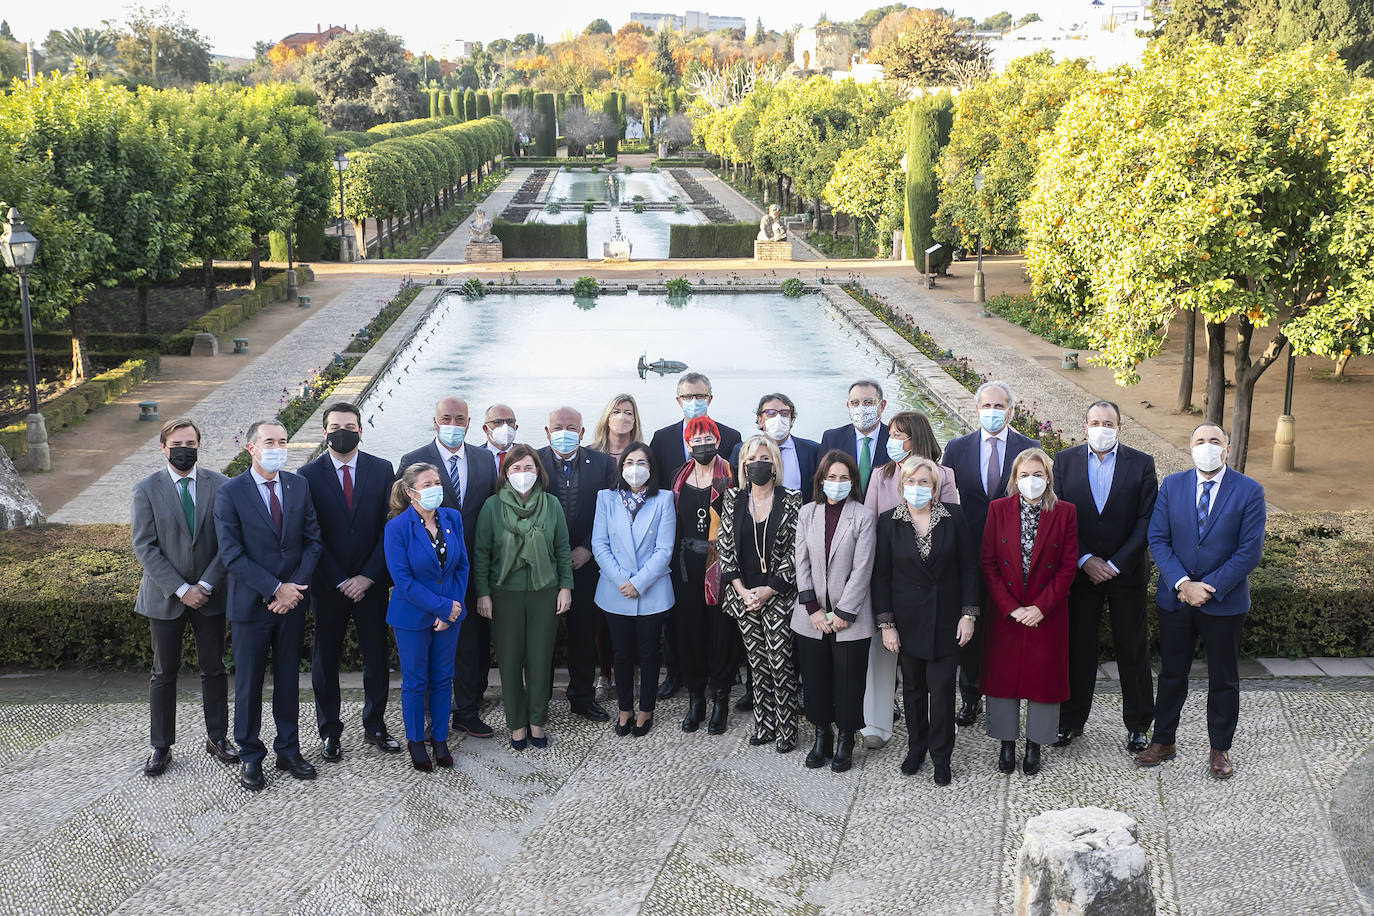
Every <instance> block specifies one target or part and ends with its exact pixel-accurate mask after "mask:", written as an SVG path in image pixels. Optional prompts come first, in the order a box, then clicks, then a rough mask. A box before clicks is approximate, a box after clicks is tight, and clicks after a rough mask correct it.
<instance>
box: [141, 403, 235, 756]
mask: <svg viewBox="0 0 1374 916" xmlns="http://www.w3.org/2000/svg"><path fill="white" fill-rule="evenodd" d="M161 442H162V455H163V457H164V458H165V459H166V460H167V465H166V467H164V468H161V469H159V470H157V471H154V472H153V473H152V474H149V475H148V476H147V477H145V478H143V479H142V480H140V481H139V482H138V483H136V484H134V494H133V511H132V516H133V524H132V529H133V542H134V554H135V555H137V557H138V562H139V563H140V564H142V566H143V580H142V581H141V582H140V583H139V586H138V600H137V601H136V602H135V604H134V610H136V611H137V612H138V613H140V614H142V615H143V616H145V617H147V618H148V625H149V628H150V629H151V630H152V636H153V677H152V685H151V687H150V688H149V691H148V699H149V705H150V707H151V713H152V728H151V737H152V745H153V752H152V753H151V754H150V755H149V756H148V760H147V762H146V763H144V765H143V772H144V773H146V774H147V775H149V776H157V775H159V774H161V773H162V772H163V771H164V770H166V769H167V762H168V761H169V760H170V759H171V757H172V745H173V744H174V743H175V742H176V713H177V706H176V701H177V671H178V670H179V669H180V668H181V643H182V637H183V636H184V635H185V633H186V625H187V624H188V623H189V624H190V625H191V631H192V632H193V633H194V634H195V639H196V656H197V659H198V661H199V664H200V683H201V702H202V704H203V705H204V708H205V731H206V733H207V735H208V737H207V739H206V741H205V750H206V752H207V753H209V754H210V755H211V756H213V757H215V758H216V759H218V760H220V761H221V762H223V763H230V764H232V763H237V762H238V759H239V755H238V751H237V750H235V748H234V746H233V744H231V743H230V742H229V740H228V738H227V737H226V732H227V731H228V726H229V707H228V690H227V685H226V678H225V673H224V588H223V586H224V580H225V576H226V572H225V568H224V564H223V563H222V562H221V561H220V558H219V540H218V538H217V537H216V536H215V519H214V514H213V512H212V507H213V505H214V502H215V493H216V491H218V490H219V487H220V484H222V483H224V481H225V477H224V475H223V474H219V473H217V472H215V471H212V470H210V469H209V468H200V467H197V466H196V458H197V456H198V453H199V449H200V429H199V428H198V427H197V426H196V424H195V423H193V422H192V421H190V420H188V419H186V418H185V417H179V418H177V419H175V420H168V421H167V422H166V423H165V424H163V426H162V435H161Z"/></svg>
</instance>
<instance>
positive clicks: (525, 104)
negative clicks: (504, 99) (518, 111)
mask: <svg viewBox="0 0 1374 916" xmlns="http://www.w3.org/2000/svg"><path fill="white" fill-rule="evenodd" d="M520 107H521V108H533V107H534V88H533V87H532V86H522V87H521V88H520Z"/></svg>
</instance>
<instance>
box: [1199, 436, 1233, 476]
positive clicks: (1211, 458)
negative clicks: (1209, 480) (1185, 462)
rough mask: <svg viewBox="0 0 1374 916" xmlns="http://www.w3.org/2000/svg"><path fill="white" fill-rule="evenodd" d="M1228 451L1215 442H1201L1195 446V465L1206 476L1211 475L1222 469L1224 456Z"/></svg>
mask: <svg viewBox="0 0 1374 916" xmlns="http://www.w3.org/2000/svg"><path fill="white" fill-rule="evenodd" d="M1225 453H1226V449H1225V448H1223V447H1222V446H1220V445H1217V444H1216V443H1214V442H1200V443H1198V444H1197V445H1195V446H1193V464H1194V465H1195V466H1196V467H1197V469H1198V470H1199V471H1201V472H1202V473H1204V474H1210V473H1212V472H1213V471H1215V470H1216V469H1217V468H1219V467H1221V462H1222V455H1224V454H1225Z"/></svg>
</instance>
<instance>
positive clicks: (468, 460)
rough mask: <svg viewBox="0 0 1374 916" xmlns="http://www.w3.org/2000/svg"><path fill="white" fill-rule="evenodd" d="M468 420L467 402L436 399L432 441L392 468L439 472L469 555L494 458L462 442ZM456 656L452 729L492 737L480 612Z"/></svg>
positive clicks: (491, 482) (491, 486) (487, 636)
mask: <svg viewBox="0 0 1374 916" xmlns="http://www.w3.org/2000/svg"><path fill="white" fill-rule="evenodd" d="M498 406H499V405H498ZM507 410H509V408H507ZM511 416H512V417H514V414H513V413H512V414H511ZM470 421H471V417H470V416H469V414H468V402H467V401H465V400H463V399H462V398H460V397H456V396H449V397H446V398H444V399H442V400H440V401H439V403H438V404H436V405H434V438H433V439H432V440H430V441H429V442H428V443H426V444H425V445H423V446H421V447H420V448H417V449H416V450H415V451H413V452H407V453H406V454H405V455H403V456H402V457H401V463H400V467H398V468H397V469H396V473H397V475H398V476H399V475H400V474H403V473H404V472H405V469H406V468H408V467H410V466H411V465H412V464H416V463H418V462H424V463H425V464H432V465H434V466H435V467H436V468H438V469H439V482H440V483H441V484H443V487H444V502H443V505H445V506H447V507H448V508H450V509H456V510H457V511H458V512H459V513H460V514H461V515H462V516H463V542H464V544H465V545H466V546H467V552H468V556H472V547H473V541H474V539H475V538H476V537H477V515H478V513H479V512H481V511H482V505H483V504H484V503H485V502H486V501H487V497H488V496H490V495H491V494H492V493H495V492H496V462H495V461H494V460H493V458H494V456H493V455H492V453H491V452H488V451H487V449H486V447H485V445H484V444H479V445H473V444H471V443H469V442H467V441H465V440H466V439H467V435H468V424H469V423H470ZM502 425H503V426H504V425H505V424H504V423H503V424H502ZM476 601H477V599H476V597H475V596H474V595H473V594H472V592H471V583H469V592H468V600H467V601H466V602H465V603H464V606H465V607H473V606H475V605H476ZM457 653H458V654H457V657H456V659H455V661H454V671H453V727H454V728H457V729H459V730H461V731H464V732H467V733H468V734H469V735H471V736H472V737H474V738H490V737H491V736H492V735H493V734H494V732H493V731H492V729H491V726H490V725H487V724H486V723H485V722H483V721H482V718H481V716H480V715H479V713H480V712H481V710H482V696H483V694H485V693H486V690H487V676H488V674H490V672H491V621H489V620H487V618H485V617H483V616H482V615H481V614H469V615H467V617H465V618H464V619H463V626H462V629H461V630H459V632H458V649H457Z"/></svg>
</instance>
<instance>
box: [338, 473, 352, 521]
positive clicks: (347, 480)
mask: <svg viewBox="0 0 1374 916" xmlns="http://www.w3.org/2000/svg"><path fill="white" fill-rule="evenodd" d="M339 470H340V471H342V472H343V491H344V504H345V505H346V506H348V511H349V512H352V511H353V475H352V474H349V473H348V465H346V464H345V465H343V466H342V467H340V468H339Z"/></svg>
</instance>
